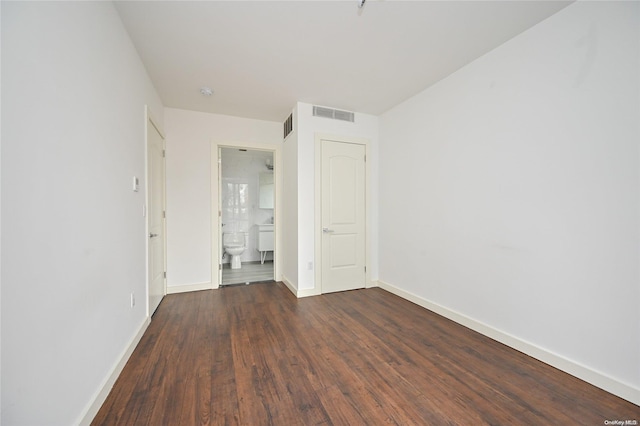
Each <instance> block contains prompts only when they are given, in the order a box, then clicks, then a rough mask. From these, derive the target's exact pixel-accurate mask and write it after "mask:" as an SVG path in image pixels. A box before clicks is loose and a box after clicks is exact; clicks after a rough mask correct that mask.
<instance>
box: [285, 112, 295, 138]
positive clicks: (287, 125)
mask: <svg viewBox="0 0 640 426" xmlns="http://www.w3.org/2000/svg"><path fill="white" fill-rule="evenodd" d="M291 132H293V113H291V114H290V115H289V117H287V119H286V120H285V121H284V138H285V139H286V138H287V136H289V133H291Z"/></svg>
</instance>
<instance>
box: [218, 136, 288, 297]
mask: <svg viewBox="0 0 640 426" xmlns="http://www.w3.org/2000/svg"><path fill="white" fill-rule="evenodd" d="M221 148H235V149H246V150H250V151H267V152H272V153H273V164H274V167H273V178H274V180H275V185H276V186H275V194H274V197H275V202H274V208H273V223H274V233H275V235H274V236H275V241H274V250H273V268H274V271H273V272H274V279H275V280H276V281H282V274H281V272H280V271H281V257H282V256H280V252H281V251H282V250H281V247H282V235H281V234H282V232H281V229H282V226H281V212H282V146H281V145H280V144H262V143H251V142H213V143H212V144H211V221H210V223H211V284H212V288H214V289H217V288H219V287H220V284H221V282H220V275H221V274H220V271H221V268H222V259H221V255H222V252H221V246H222V223H221V220H222V218H221V215H222V206H221V205H220V204H221V199H220V195H221V190H222V182H221V179H220V172H221V170H220V163H221V159H220V149H221Z"/></svg>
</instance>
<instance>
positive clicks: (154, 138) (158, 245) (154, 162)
mask: <svg viewBox="0 0 640 426" xmlns="http://www.w3.org/2000/svg"><path fill="white" fill-rule="evenodd" d="M147 173H148V175H147V185H148V188H147V191H148V212H147V223H148V229H149V235H148V236H147V241H148V247H147V250H148V251H147V253H148V254H149V265H148V268H149V283H148V287H149V293H148V294H149V315H152V314H153V313H154V312H155V310H156V308H157V307H158V305H159V304H160V301H162V298H163V297H164V295H165V292H166V291H165V280H166V277H165V271H166V269H165V232H164V231H165V224H164V221H165V218H164V216H165V214H164V206H165V199H164V194H165V191H164V180H165V179H164V178H165V164H164V138H163V137H162V135H161V134H160V132H159V131H158V129H157V128H156V126H155V125H154V124H153V121H151V119H149V120H148V122H147Z"/></svg>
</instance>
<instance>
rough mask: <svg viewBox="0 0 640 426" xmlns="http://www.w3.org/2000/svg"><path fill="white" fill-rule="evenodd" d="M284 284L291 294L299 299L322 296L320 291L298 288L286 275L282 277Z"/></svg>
mask: <svg viewBox="0 0 640 426" xmlns="http://www.w3.org/2000/svg"><path fill="white" fill-rule="evenodd" d="M282 282H283V283H284V285H286V286H287V288H288V289H289V291H291V293H293V295H294V296H296V297H297V298H298V299H300V298H303V297H309V296H319V295H320V291H319V290H318V289H316V288H303V289H298V288H296V286H295V285H293V283H291V280H289V278H287V277H286V276H284V275H283V276H282Z"/></svg>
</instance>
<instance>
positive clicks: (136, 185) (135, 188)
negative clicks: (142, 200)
mask: <svg viewBox="0 0 640 426" xmlns="http://www.w3.org/2000/svg"><path fill="white" fill-rule="evenodd" d="M139 188H140V180H139V179H138V178H137V177H136V176H134V177H133V192H138V189H139Z"/></svg>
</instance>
